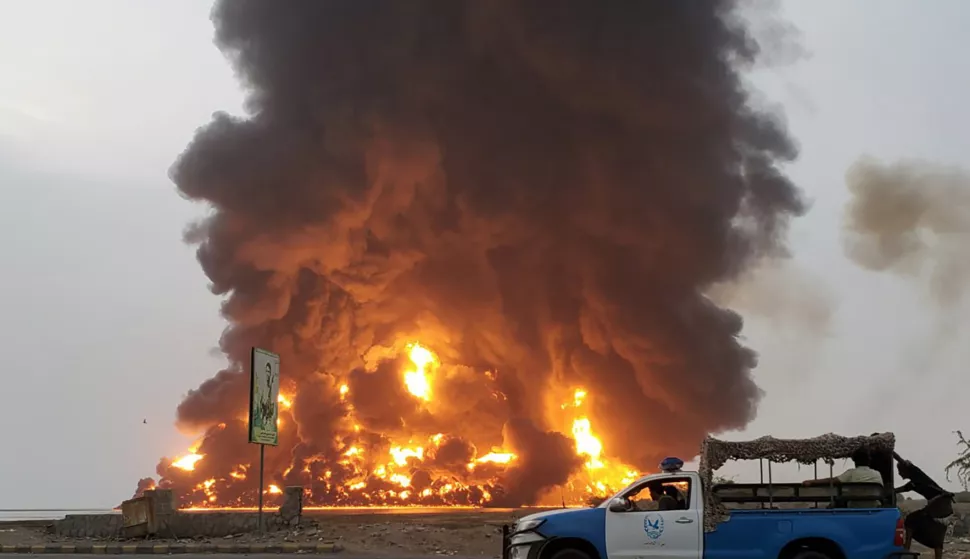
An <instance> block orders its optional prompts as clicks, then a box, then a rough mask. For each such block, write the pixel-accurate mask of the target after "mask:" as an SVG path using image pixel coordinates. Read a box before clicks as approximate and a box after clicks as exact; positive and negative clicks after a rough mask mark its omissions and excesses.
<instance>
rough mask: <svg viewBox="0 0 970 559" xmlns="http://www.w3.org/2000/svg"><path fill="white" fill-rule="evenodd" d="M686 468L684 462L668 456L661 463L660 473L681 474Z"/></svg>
mask: <svg viewBox="0 0 970 559" xmlns="http://www.w3.org/2000/svg"><path fill="white" fill-rule="evenodd" d="M683 467H684V461H683V460H681V459H680V458H674V457H673V456H668V457H667V458H664V459H663V461H662V462H661V463H660V471H661V472H666V473H668V474H669V473H674V472H679V471H680V470H681V469H683Z"/></svg>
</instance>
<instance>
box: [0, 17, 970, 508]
mask: <svg viewBox="0 0 970 559" xmlns="http://www.w3.org/2000/svg"><path fill="white" fill-rule="evenodd" d="M876 6H877V3H876V2H875V1H874V0H869V1H861V0H857V1H855V2H843V1H839V0H812V1H811V2H809V1H807V0H805V1H800V2H794V1H790V2H783V7H784V10H783V14H784V15H785V16H786V17H787V18H788V19H789V20H790V21H791V23H793V24H794V25H795V26H796V27H798V28H799V29H800V31H801V33H802V44H803V46H804V48H805V49H806V50H807V51H808V57H807V58H804V59H802V60H801V61H799V62H797V63H795V64H791V65H788V66H785V67H781V68H774V69H771V70H761V71H759V72H758V73H757V74H755V75H753V76H752V80H753V82H754V83H755V84H756V86H757V88H758V89H759V90H760V92H761V95H763V96H764V98H766V99H768V100H770V102H772V103H777V104H779V105H780V106H782V107H783V108H784V111H785V113H786V115H787V118H788V120H789V123H790V127H791V131H792V133H793V135H794V136H795V137H796V138H797V140H798V141H799V142H800V143H801V146H802V156H801V158H800V160H799V161H798V162H797V163H796V164H795V165H793V166H792V167H791V169H790V172H791V174H792V176H793V177H794V178H795V180H796V182H798V183H799V184H800V185H801V186H802V187H803V188H804V189H805V190H806V192H807V193H808V195H809V196H810V197H811V198H812V199H813V200H814V205H813V208H812V210H811V212H810V213H809V215H808V216H807V217H805V218H803V219H802V220H801V221H799V222H798V223H797V224H796V226H795V228H794V231H793V234H792V236H791V240H792V248H793V252H794V253H795V255H796V260H795V262H794V263H793V265H792V266H791V268H790V269H788V270H785V271H784V272H783V274H782V276H781V277H782V279H786V280H787V281H790V282H791V283H784V284H781V285H782V287H780V288H779V287H778V285H779V284H777V278H775V282H776V283H775V284H771V285H768V284H766V283H765V281H766V280H764V279H763V278H762V279H761V280H760V281H759V280H755V284H754V285H755V286H757V289H755V288H754V287H751V286H749V287H748V288H747V289H746V290H745V291H744V293H743V296H742V298H740V299H737V301H738V304H739V305H741V306H742V308H743V309H747V310H748V312H747V314H748V322H747V326H746V336H747V338H748V341H749V343H750V344H752V345H753V347H754V348H756V349H757V350H758V351H759V352H760V353H761V365H760V367H759V369H758V371H757V378H758V381H759V383H760V384H761V386H762V387H763V388H764V389H765V391H766V392H767V395H766V397H765V400H764V402H763V404H762V406H761V410H760V413H759V417H758V419H757V420H756V421H755V422H754V423H753V424H752V425H751V426H750V428H749V429H748V430H747V431H746V432H745V433H742V434H730V435H728V436H730V437H732V438H738V437H753V436H761V435H764V434H773V435H776V436H786V437H800V436H812V435H817V434H821V433H824V432H830V431H832V432H839V433H843V434H859V433H869V432H872V431H876V430H880V431H882V430H891V431H894V432H895V433H896V435H897V438H898V447H899V451H900V453H901V454H903V455H904V456H906V457H908V458H911V459H913V460H914V461H916V462H917V463H918V464H920V465H921V466H923V467H924V469H926V470H927V472H928V473H930V474H931V475H932V476H934V477H937V478H938V480H939V481H941V482H942V481H944V476H943V472H942V469H943V466H944V464H945V463H946V462H948V461H949V460H950V459H952V458H953V456H954V453H955V451H956V447H955V444H954V443H955V439H954V437H953V435H952V433H951V431H952V430H954V429H960V428H963V429H967V430H970V417H968V416H967V414H966V413H965V411H964V412H963V413H961V408H962V409H963V410H965V409H966V405H965V403H963V402H962V401H961V398H965V394H966V390H967V388H968V387H970V380H968V377H967V374H966V372H965V369H964V368H961V364H963V363H966V362H968V357H970V355H968V353H970V351H968V349H967V348H970V344H967V343H966V342H967V337H968V336H967V330H966V328H965V327H964V324H963V321H962V320H961V318H963V317H964V316H966V313H965V311H962V310H961V309H948V310H947V311H946V313H942V312H940V311H939V310H937V309H936V308H934V307H933V306H932V304H931V303H930V302H929V300H928V298H927V297H926V295H925V294H924V291H923V290H921V289H920V288H919V287H920V286H919V285H918V284H917V283H915V282H911V281H910V282H907V281H903V280H900V279H898V278H896V277H892V276H889V275H877V274H874V273H872V272H867V271H863V270H861V269H859V268H857V267H856V266H855V265H854V264H852V263H851V262H850V261H848V260H847V259H846V258H845V257H844V256H843V254H842V245H841V237H840V234H841V226H842V215H843V211H844V205H845V202H846V200H847V191H846V188H845V184H844V173H845V170H846V169H847V167H848V166H849V165H850V164H851V163H852V162H853V161H854V160H855V159H856V158H857V157H858V156H860V155H863V154H869V155H873V156H876V157H878V158H882V159H886V160H895V159H897V158H909V157H919V158H924V159H927V160H930V161H935V162H941V163H946V164H954V165H960V166H963V167H968V168H970V155H968V153H970V152H968V151H967V149H966V148H967V146H968V145H970V110H968V109H967V108H965V107H964V106H963V105H962V102H961V101H960V99H961V98H966V92H967V91H968V90H970V59H968V58H966V57H965V56H964V55H962V54H961V53H962V52H964V51H965V45H964V44H961V43H958V41H957V37H959V36H960V33H961V32H962V31H963V29H962V25H963V23H964V22H966V21H968V17H970V4H967V3H965V2H962V1H961V0H934V1H933V2H929V3H915V2H906V1H903V0H881V1H879V2H878V8H876ZM209 8H210V3H209V2H201V1H198V0H169V1H166V2H161V1H148V0H138V1H134V0H87V1H85V2H76V1H72V0H0V76H2V78H0V200H2V203H0V239H2V240H0V255H2V256H3V280H2V281H3V289H0V339H2V340H4V342H5V344H6V348H7V349H6V363H5V366H4V368H3V370H4V371H5V372H4V373H3V379H4V384H5V390H4V391H3V395H4V398H3V400H4V402H5V406H4V413H3V416H4V417H5V418H6V424H7V429H5V432H6V433H7V435H6V436H7V439H6V441H5V445H4V447H5V450H4V452H3V457H2V458H0V501H2V503H3V507H4V508H12V507H29V508H36V507H96V506H112V505H114V504H117V503H118V502H119V501H120V500H121V499H123V498H127V497H128V496H129V495H130V494H131V492H132V491H133V489H134V486H135V482H136V481H137V480H138V478H140V477H143V476H146V475H151V474H153V473H154V468H155V464H156V463H157V460H158V458H159V457H160V456H162V455H176V454H180V453H182V452H183V451H184V449H185V447H186V445H187V444H188V442H189V441H190V440H191V438H190V437H187V436H185V435H182V434H179V433H178V432H177V431H176V429H175V428H174V426H173V420H174V412H175V407H176V405H177V404H178V402H179V401H180V400H181V397H182V396H183V395H184V393H185V392H186V391H187V390H188V389H190V388H194V387H195V386H197V385H198V384H199V383H200V382H201V381H202V380H204V379H206V378H208V377H209V376H210V375H211V374H212V373H213V372H214V371H215V370H217V368H218V367H219V366H220V365H221V364H222V360H221V358H219V357H217V356H213V354H212V348H213V347H214V346H215V344H216V341H217V339H218V337H219V334H220V333H221V331H222V328H223V327H224V324H223V322H222V320H221V319H220V318H219V316H218V304H219V301H218V299H217V298H216V297H215V296H213V295H211V294H210V293H209V292H208V291H207V289H206V285H207V281H206V279H205V277H204V276H203V274H202V272H201V270H200V268H199V266H198V264H197V263H196V262H195V259H194V254H193V250H192V249H191V248H189V247H186V246H184V245H183V244H182V243H181V237H180V236H181V231H182V229H183V228H184V226H185V224H186V223H187V222H188V221H189V220H191V219H192V218H193V217H195V216H198V215H200V214H201V213H202V212H204V211H205V209H204V208H201V207H198V206H194V205H192V204H190V203H188V202H186V201H184V200H182V199H181V198H179V197H178V195H177V194H176V193H175V188H174V186H173V185H172V184H171V183H170V182H169V180H168V178H167V176H166V172H167V169H168V166H169V165H170V164H171V162H172V161H173V160H174V158H175V156H176V155H177V154H178V153H179V152H180V151H181V150H182V149H183V148H184V147H185V145H186V143H187V142H188V140H189V139H190V137H191V135H192V132H193V130H194V129H195V128H196V127H197V126H199V125H201V124H203V123H205V122H206V121H207V120H208V118H209V115H210V114H211V113H212V112H213V111H216V110H229V111H230V112H237V113H238V112H240V110H241V109H240V105H241V100H242V94H241V92H240V91H239V89H238V87H237V85H236V83H235V81H234V79H233V76H232V72H231V70H230V68H229V67H228V65H227V64H226V63H225V61H224V60H223V58H222V56H221V54H220V53H219V52H218V51H217V50H216V49H215V47H213V46H212V42H211V36H212V26H211V23H210V22H209V20H208V12H209ZM765 277H768V279H771V277H770V276H765ZM766 285H768V287H766ZM772 285H773V287H772ZM790 286H795V287H790ZM766 289H773V291H766ZM813 294H815V295H813ZM796 295H797V296H796ZM806 297H815V298H818V299H819V300H820V301H822V302H824V303H825V305H824V306H825V307H826V308H827V309H829V310H831V312H832V315H831V318H830V320H829V321H828V323H827V324H826V325H825V328H820V326H819V325H820V321H819V320H806V319H805V313H804V312H802V311H801V310H800V309H801V308H802V306H804V301H805V298H806ZM815 298H812V299H809V301H814V300H815ZM799 304H801V305H802V306H799ZM941 325H945V326H941ZM941 328H945V333H946V334H947V335H946V336H940V329H941ZM964 367H965V365H964ZM917 380H919V384H916V381H917ZM143 418H145V419H147V420H148V424H147V425H144V424H142V419H143ZM607 450H608V449H607ZM254 452H255V449H254ZM727 469H728V470H731V468H730V467H729V468H727ZM755 471H756V470H755ZM780 471H781V472H784V473H782V474H779V475H781V476H789V475H790V476H795V475H802V476H803V475H804V472H803V473H801V474H799V473H797V472H795V471H794V469H790V470H789V469H781V470H780ZM789 471H790V472H791V473H790V474H789ZM728 473H743V474H745V475H751V473H752V470H751V469H750V467H749V468H747V469H745V468H744V467H743V466H737V467H735V469H734V470H732V471H729V472H728ZM755 475H756V474H755Z"/></svg>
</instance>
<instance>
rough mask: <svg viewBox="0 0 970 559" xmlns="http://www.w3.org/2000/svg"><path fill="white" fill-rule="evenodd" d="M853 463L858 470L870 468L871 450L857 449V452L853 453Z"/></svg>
mask: <svg viewBox="0 0 970 559" xmlns="http://www.w3.org/2000/svg"><path fill="white" fill-rule="evenodd" d="M852 462H853V463H854V464H855V467H856V468H862V467H867V468H868V467H869V464H870V461H869V449H868V448H865V447H860V448H857V449H856V451H855V452H853V453H852Z"/></svg>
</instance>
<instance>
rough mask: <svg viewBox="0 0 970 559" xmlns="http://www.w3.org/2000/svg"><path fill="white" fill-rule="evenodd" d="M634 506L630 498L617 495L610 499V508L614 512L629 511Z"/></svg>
mask: <svg viewBox="0 0 970 559" xmlns="http://www.w3.org/2000/svg"><path fill="white" fill-rule="evenodd" d="M632 508H633V507H632V506H631V505H630V501H629V500H628V499H624V498H623V497H617V498H615V499H613V500H611V501H610V506H609V509H610V511H612V512H627V511H628V510H630V509H632Z"/></svg>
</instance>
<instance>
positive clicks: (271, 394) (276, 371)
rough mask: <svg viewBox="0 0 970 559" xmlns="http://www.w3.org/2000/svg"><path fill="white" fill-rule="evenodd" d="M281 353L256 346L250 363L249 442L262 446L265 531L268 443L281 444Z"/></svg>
mask: <svg viewBox="0 0 970 559" xmlns="http://www.w3.org/2000/svg"><path fill="white" fill-rule="evenodd" d="M279 397H280V356H279V355H276V354H275V353H272V352H269V351H266V350H265V349H260V348H258V347H254V348H253V349H252V353H251V355H250V366H249V442H250V443H253V444H258V445H259V489H258V490H257V495H258V500H259V512H258V513H257V518H256V522H257V529H258V531H259V532H260V533H262V532H263V531H264V528H265V527H264V525H263V492H264V478H263V475H264V472H263V470H264V465H265V462H266V445H272V446H276V445H278V444H279V437H280V433H279V419H278V418H279Z"/></svg>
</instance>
